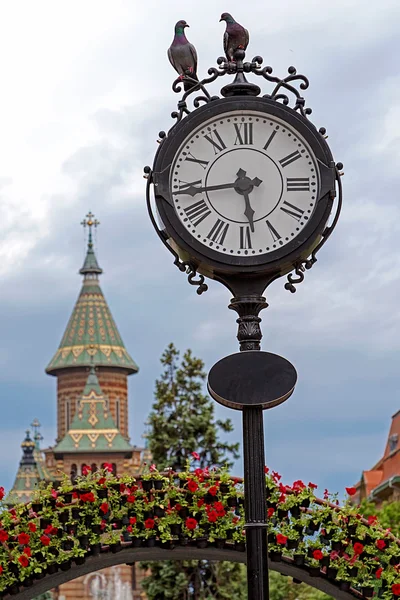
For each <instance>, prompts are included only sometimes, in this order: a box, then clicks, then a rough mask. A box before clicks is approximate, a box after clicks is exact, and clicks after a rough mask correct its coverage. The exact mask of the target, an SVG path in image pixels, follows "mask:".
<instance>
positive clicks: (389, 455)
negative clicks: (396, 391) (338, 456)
mask: <svg viewBox="0 0 400 600" xmlns="http://www.w3.org/2000/svg"><path fill="white" fill-rule="evenodd" d="M355 487H356V488H357V495H356V496H354V501H355V502H357V503H358V502H360V501H361V500H364V499H365V498H367V499H368V500H371V501H372V502H375V503H376V505H377V506H378V507H379V506H380V505H381V504H382V503H383V502H384V501H388V502H393V501H395V500H399V501H400V410H399V411H397V413H395V414H394V415H393V417H392V423H391V426H390V430H389V435H388V438H387V442H386V447H385V452H384V454H383V456H382V458H381V459H380V460H379V461H378V462H377V463H376V465H374V466H373V467H372V469H369V470H368V471H363V472H362V475H361V479H360V481H359V482H358V483H357V484H356V486H355Z"/></svg>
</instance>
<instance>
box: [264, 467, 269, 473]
mask: <svg viewBox="0 0 400 600" xmlns="http://www.w3.org/2000/svg"><path fill="white" fill-rule="evenodd" d="M264 473H265V474H267V473H269V467H267V466H265V467H264Z"/></svg>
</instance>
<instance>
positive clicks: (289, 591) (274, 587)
mask: <svg viewBox="0 0 400 600" xmlns="http://www.w3.org/2000/svg"><path fill="white" fill-rule="evenodd" d="M269 597H270V600H333V598H331V596H327V595H326V594H324V593H323V592H320V591H319V590H316V589H315V588H312V587H310V586H309V585H306V584H305V583H300V584H296V583H293V579H292V578H291V577H284V576H283V575H281V574H280V573H276V572H275V571H271V572H270V574H269Z"/></svg>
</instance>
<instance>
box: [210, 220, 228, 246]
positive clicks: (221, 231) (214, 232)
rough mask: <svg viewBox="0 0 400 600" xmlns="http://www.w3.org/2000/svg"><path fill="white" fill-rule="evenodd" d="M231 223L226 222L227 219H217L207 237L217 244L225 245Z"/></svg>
mask: <svg viewBox="0 0 400 600" xmlns="http://www.w3.org/2000/svg"><path fill="white" fill-rule="evenodd" d="M228 229H229V223H225V221H221V219H217V220H216V222H215V223H214V225H213V227H212V228H211V230H210V233H209V234H208V236H207V239H209V240H211V241H212V242H215V243H216V244H221V246H222V245H223V243H224V241H225V237H226V234H227V233H228Z"/></svg>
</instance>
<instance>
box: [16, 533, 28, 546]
mask: <svg viewBox="0 0 400 600" xmlns="http://www.w3.org/2000/svg"><path fill="white" fill-rule="evenodd" d="M30 539H31V538H30V537H29V535H28V534H27V533H20V534H19V536H18V544H21V545H22V546H26V544H29V540H30Z"/></svg>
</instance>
